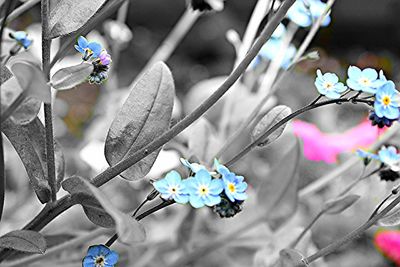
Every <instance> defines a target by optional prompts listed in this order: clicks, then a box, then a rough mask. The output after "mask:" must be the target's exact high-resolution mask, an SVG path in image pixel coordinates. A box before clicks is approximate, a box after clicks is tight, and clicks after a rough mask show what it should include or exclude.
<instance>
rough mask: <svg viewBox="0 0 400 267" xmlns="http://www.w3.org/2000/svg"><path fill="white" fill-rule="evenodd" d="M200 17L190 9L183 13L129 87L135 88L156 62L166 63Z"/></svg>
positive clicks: (199, 13) (198, 13)
mask: <svg viewBox="0 0 400 267" xmlns="http://www.w3.org/2000/svg"><path fill="white" fill-rule="evenodd" d="M200 15H201V12H198V11H192V10H191V9H190V8H187V9H186V10H185V13H183V15H182V17H181V18H180V19H179V21H178V22H177V23H176V25H175V26H174V28H173V29H172V31H171V32H170V33H169V34H168V36H167V38H166V39H165V40H164V41H163V43H162V44H161V45H160V46H159V47H158V49H157V51H156V52H155V53H154V54H153V56H152V57H151V58H150V60H149V61H148V62H147V64H146V66H145V67H144V68H143V69H142V71H141V72H140V73H139V74H138V75H137V76H136V78H135V79H134V80H133V81H132V83H131V85H130V86H129V87H133V86H134V85H135V84H136V82H137V80H138V79H139V78H140V77H142V76H143V74H144V73H145V72H146V71H147V70H148V69H149V68H150V67H151V66H153V65H154V64H155V63H156V62H158V61H166V60H167V59H168V58H169V57H170V56H171V54H172V52H174V50H175V48H176V47H177V46H178V44H179V43H180V42H181V40H182V39H183V37H185V36H186V34H187V33H188V32H189V30H190V29H191V28H192V26H193V25H194V23H195V22H196V21H197V19H198V18H199V17H200Z"/></svg>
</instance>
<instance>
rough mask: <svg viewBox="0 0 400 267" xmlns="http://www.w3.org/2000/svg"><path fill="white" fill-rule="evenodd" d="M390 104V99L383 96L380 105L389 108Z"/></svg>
mask: <svg viewBox="0 0 400 267" xmlns="http://www.w3.org/2000/svg"><path fill="white" fill-rule="evenodd" d="M390 102H392V101H391V100H390V97H389V96H387V95H386V96H384V97H383V99H382V103H383V104H384V105H385V106H389V105H390Z"/></svg>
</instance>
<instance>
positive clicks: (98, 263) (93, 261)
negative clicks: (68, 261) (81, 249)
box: [82, 245, 118, 267]
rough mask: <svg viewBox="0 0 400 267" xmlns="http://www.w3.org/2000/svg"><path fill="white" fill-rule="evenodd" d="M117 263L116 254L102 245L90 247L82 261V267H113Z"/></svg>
mask: <svg viewBox="0 0 400 267" xmlns="http://www.w3.org/2000/svg"><path fill="white" fill-rule="evenodd" d="M117 262H118V254H117V253H116V252H115V251H112V250H110V249H109V248H108V247H106V246H104V245H96V246H91V247H89V249H88V252H87V255H86V257H85V258H84V259H83V261H82V267H113V266H114V265H115V264H116V263H117Z"/></svg>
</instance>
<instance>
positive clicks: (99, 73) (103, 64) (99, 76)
mask: <svg viewBox="0 0 400 267" xmlns="http://www.w3.org/2000/svg"><path fill="white" fill-rule="evenodd" d="M75 49H76V50H77V51H78V52H79V53H81V54H82V60H83V61H90V62H91V63H92V64H93V67H94V69H93V72H92V73H91V74H90V75H89V77H88V81H89V83H91V84H93V83H95V84H102V83H103V82H104V81H105V80H107V78H108V70H109V68H110V64H111V62H112V60H111V56H110V54H108V52H107V50H105V49H104V48H103V47H102V46H101V44H99V43H97V42H89V41H88V40H86V38H85V37H83V36H80V37H79V38H78V43H77V45H75Z"/></svg>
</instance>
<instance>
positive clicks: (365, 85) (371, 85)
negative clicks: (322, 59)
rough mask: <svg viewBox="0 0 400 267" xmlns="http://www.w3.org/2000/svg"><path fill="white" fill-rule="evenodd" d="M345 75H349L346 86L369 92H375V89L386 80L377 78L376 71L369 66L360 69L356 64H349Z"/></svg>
mask: <svg viewBox="0 0 400 267" xmlns="http://www.w3.org/2000/svg"><path fill="white" fill-rule="evenodd" d="M382 74H383V73H382ZM347 75H348V76H349V78H348V79H347V81H346V83H347V86H348V87H350V88H351V89H353V90H356V91H362V92H365V93H370V94H375V93H376V90H377V89H378V88H379V87H381V86H382V85H383V84H384V83H385V82H386V81H383V80H381V79H378V72H377V71H376V70H374V69H371V68H366V69H363V70H361V69H360V68H358V67H356V66H350V67H349V69H348V70H347ZM383 77H384V76H383Z"/></svg>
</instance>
